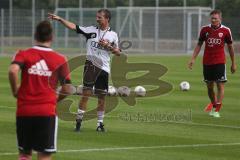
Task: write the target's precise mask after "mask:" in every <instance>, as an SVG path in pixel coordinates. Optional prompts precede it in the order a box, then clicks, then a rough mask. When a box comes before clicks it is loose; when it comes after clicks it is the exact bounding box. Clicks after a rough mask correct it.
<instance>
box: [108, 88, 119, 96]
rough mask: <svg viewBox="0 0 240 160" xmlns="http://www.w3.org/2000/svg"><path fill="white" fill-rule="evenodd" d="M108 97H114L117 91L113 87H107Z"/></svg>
mask: <svg viewBox="0 0 240 160" xmlns="http://www.w3.org/2000/svg"><path fill="white" fill-rule="evenodd" d="M108 95H109V96H116V95H117V90H116V88H115V87H113V86H108Z"/></svg>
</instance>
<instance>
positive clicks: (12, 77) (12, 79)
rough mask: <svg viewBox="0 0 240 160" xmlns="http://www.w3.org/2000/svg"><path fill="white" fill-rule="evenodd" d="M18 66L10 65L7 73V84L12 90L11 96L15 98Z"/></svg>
mask: <svg viewBox="0 0 240 160" xmlns="http://www.w3.org/2000/svg"><path fill="white" fill-rule="evenodd" d="M19 71H20V66H19V65H18V64H11V65H10V67H9V71H8V78H9V83H10V86H11V89H12V94H13V96H14V97H16V98H17V93H18V73H19Z"/></svg>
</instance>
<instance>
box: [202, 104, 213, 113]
mask: <svg viewBox="0 0 240 160" xmlns="http://www.w3.org/2000/svg"><path fill="white" fill-rule="evenodd" d="M212 108H213V104H212V103H209V104H208V105H207V106H206V107H205V109H204V111H205V112H210V111H211V110H212Z"/></svg>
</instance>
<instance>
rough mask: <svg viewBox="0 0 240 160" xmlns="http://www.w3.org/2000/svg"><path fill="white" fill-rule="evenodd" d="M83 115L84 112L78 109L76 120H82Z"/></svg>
mask: <svg viewBox="0 0 240 160" xmlns="http://www.w3.org/2000/svg"><path fill="white" fill-rule="evenodd" d="M84 113H85V111H84V110H81V109H78V111H77V119H81V120H82V119H83V115H84Z"/></svg>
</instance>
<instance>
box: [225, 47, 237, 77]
mask: <svg viewBox="0 0 240 160" xmlns="http://www.w3.org/2000/svg"><path fill="white" fill-rule="evenodd" d="M227 46H228V51H229V55H230V59H231V62H232V64H231V72H232V73H235V72H236V69H237V65H236V63H235V56H234V49H233V45H232V44H228V45H227Z"/></svg>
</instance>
